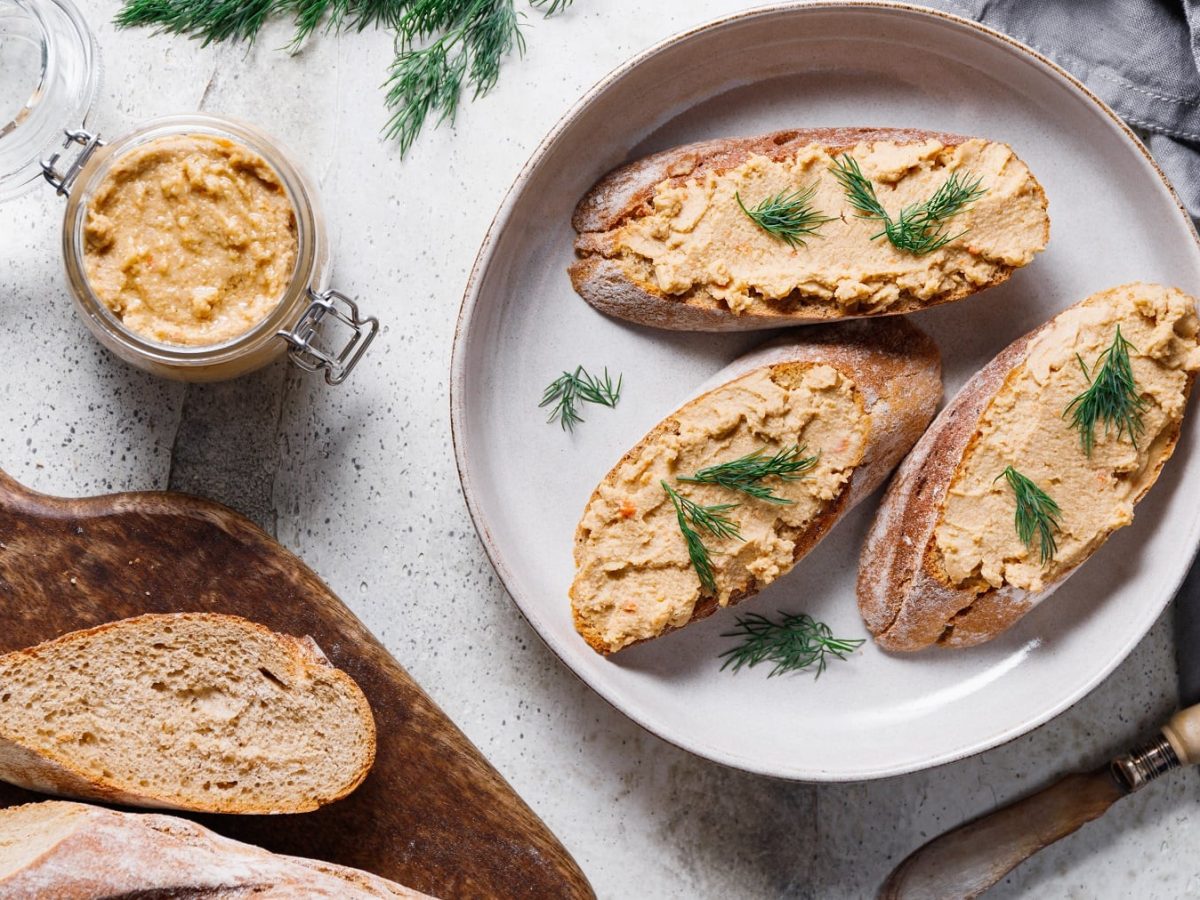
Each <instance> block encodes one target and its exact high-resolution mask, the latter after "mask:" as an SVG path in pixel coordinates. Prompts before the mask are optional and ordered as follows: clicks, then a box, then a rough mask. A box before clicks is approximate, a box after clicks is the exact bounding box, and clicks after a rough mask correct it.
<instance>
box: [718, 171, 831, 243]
mask: <svg viewBox="0 0 1200 900" xmlns="http://www.w3.org/2000/svg"><path fill="white" fill-rule="evenodd" d="M816 192H817V186H816V184H810V185H809V186H808V187H806V188H801V189H800V190H798V191H794V192H792V193H790V194H789V193H788V192H787V191H780V192H779V193H778V194H776V195H775V196H774V197H767V198H766V199H765V200H763V201H762V202H760V203H759V204H758V205H757V206H755V207H754V208H753V209H747V208H746V204H744V203H743V202H742V195H741V194H740V193H735V194H734V195H733V196H734V199H735V200H737V205H738V206H740V207H741V209H742V212H744V213H745V214H746V215H747V216H748V217H749V218H750V220H751V221H752V222H753V223H754V224H755V225H757V226H758V227H759V228H761V229H762V230H763V231H765V232H767V234H773V235H775V237H777V238H779V239H780V240H782V241H783V242H784V243H786V244H787V245H788V246H789V247H797V246H799V247H804V246H807V245H806V244H805V242H804V238H805V237H807V236H809V235H815V234H816V233H817V230H818V229H819V228H820V227H821V226H822V225H824V224H825V223H826V222H832V221H833V218H831V217H830V216H823V215H821V214H820V213H819V212H817V211H816V210H815V209H813V208H812V198H813V196H814V195H815V194H816Z"/></svg>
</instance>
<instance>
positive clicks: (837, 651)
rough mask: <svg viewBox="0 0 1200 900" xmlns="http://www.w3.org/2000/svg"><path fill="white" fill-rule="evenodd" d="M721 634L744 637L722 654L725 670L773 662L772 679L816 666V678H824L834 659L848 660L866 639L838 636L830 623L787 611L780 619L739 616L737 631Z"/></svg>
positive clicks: (770, 675) (753, 614) (722, 665)
mask: <svg viewBox="0 0 1200 900" xmlns="http://www.w3.org/2000/svg"><path fill="white" fill-rule="evenodd" d="M721 637H733V638H740V639H741V643H739V644H738V645H737V646H736V647H730V648H729V649H728V650H726V651H725V652H723V653H721V654H720V656H719V657H718V658H719V659H723V660H724V662H723V663H722V664H721V670H722V671H724V670H725V669H726V668H728V667H730V666H732V667H733V671H734V672H737V671H738V670H739V669H741V668H742V666H745V667H746V668H749V669H753V668H754V667H755V666H757V665H759V664H760V663H771V664H772V666H771V671H770V673H769V674H768V676H767V677H769V678H773V677H774V676H776V675H782V674H784V673H785V672H799V671H803V670H804V669H808V668H811V667H813V666H815V667H816V670H817V671H816V677H817V678H820V677H821V673H822V672H824V671H825V667H826V665H827V664H828V661H829V659H830V658H834V659H842V660H844V659H845V658H846V656H847V655H848V654H850V653H853V652H854V651H855V650H857V649H858V648H859V647H861V646H862V644H863V643H864V641H865V638H837V637H834V636H833V631H832V629H830V627H829V626H828V625H826V624H825V623H824V622H818V621H817V620H816V619H814V618H813V617H812V616H810V615H808V614H807V613H784V614H783V618H782V619H781V620H780V621H778V622H773V621H771V620H770V619H768V618H767V617H766V616H761V615H759V614H758V613H751V614H749V615H746V616H738V619H737V626H736V627H735V628H734V630H733V631H727V632H725V633H723V634H722V635H721Z"/></svg>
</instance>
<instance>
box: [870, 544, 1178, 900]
mask: <svg viewBox="0 0 1200 900" xmlns="http://www.w3.org/2000/svg"><path fill="white" fill-rule="evenodd" d="M1175 663H1176V667H1177V668H1178V672H1179V703H1180V706H1181V707H1183V708H1182V709H1180V710H1179V712H1177V713H1175V715H1173V716H1172V717H1171V718H1170V720H1169V721H1168V722H1167V723H1166V724H1165V725H1163V727H1162V729H1161V731H1160V732H1159V734H1158V735H1157V736H1156V737H1154V739H1153V740H1150V741H1148V742H1147V743H1145V744H1143V745H1141V746H1140V747H1138V748H1136V749H1134V750H1132V751H1130V752H1129V753H1126V754H1125V755H1123V756H1118V757H1117V758H1116V759H1114V760H1113V761H1112V762H1111V763H1110V764H1109V765H1107V766H1105V767H1104V768H1102V769H1098V770H1096V771H1094V772H1088V773H1083V774H1074V775H1068V776H1067V777H1065V778H1062V779H1060V780H1059V781H1057V782H1055V783H1054V784H1052V785H1051V786H1050V787H1048V788H1046V789H1045V790H1042V791H1039V792H1038V793H1036V794H1033V795H1031V796H1029V797H1025V798H1024V799H1022V800H1018V801H1016V802H1015V803H1012V804H1010V805H1009V806H1006V807H1004V808H1003V809H999V810H996V811H995V812H992V813H988V814H986V815H984V816H982V817H980V818H978V819H975V820H974V821H972V822H968V823H967V824H965V825H962V826H960V827H958V828H955V829H954V830H952V831H948V832H946V833H945V834H943V835H941V836H940V837H936V838H934V839H933V840H932V841H930V842H929V843H927V844H925V845H924V846H922V847H919V848H918V849H917V850H915V851H913V853H912V854H911V855H910V856H908V857H907V858H906V859H905V860H904V861H903V862H902V863H900V865H899V866H897V867H896V868H895V869H894V870H893V871H892V873H891V875H889V876H888V879H887V881H885V882H884V884H883V887H882V888H880V891H879V897H880V900H947V898H959V897H961V898H971V897H978V896H979V895H980V894H982V893H983V892H984V891H986V890H987V889H988V888H990V887H991V886H992V885H994V884H995V883H996V882H998V881H999V880H1000V879H1001V878H1003V877H1004V876H1005V875H1007V874H1008V873H1009V872H1011V871H1012V870H1013V869H1015V868H1016V867H1017V866H1018V865H1020V864H1021V863H1022V862H1024V861H1025V860H1027V859H1028V858H1029V857H1031V856H1033V854H1035V853H1037V852H1038V851H1039V850H1041V849H1043V848H1044V847H1048V846H1049V845H1050V844H1052V843H1054V842H1055V841H1057V840H1059V839H1061V838H1064V837H1066V836H1067V835H1068V834H1071V833H1072V832H1074V831H1076V830H1078V829H1079V828H1080V827H1082V826H1083V825H1086V824H1087V823H1088V822H1090V821H1092V820H1093V819H1096V818H1099V817H1100V816H1101V815H1103V814H1104V813H1105V812H1106V811H1107V810H1108V808H1109V807H1111V806H1112V805H1113V804H1114V803H1116V802H1117V801H1118V800H1120V799H1121V798H1122V797H1125V796H1127V795H1129V794H1131V793H1133V792H1134V791H1136V790H1140V789H1141V788H1143V787H1145V786H1146V785H1147V784H1149V783H1150V782H1151V781H1153V780H1154V779H1156V778H1158V777H1159V776H1160V775H1163V774H1164V773H1166V772H1170V771H1171V770H1172V769H1178V768H1180V767H1181V766H1189V765H1193V764H1194V763H1197V762H1200V562H1197V563H1196V564H1195V565H1193V567H1192V570H1191V572H1189V573H1188V577H1187V578H1186V579H1185V581H1184V583H1183V587H1182V588H1180V591H1179V593H1178V595H1176V598H1175Z"/></svg>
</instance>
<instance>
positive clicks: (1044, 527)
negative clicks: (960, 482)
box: [994, 466, 1062, 566]
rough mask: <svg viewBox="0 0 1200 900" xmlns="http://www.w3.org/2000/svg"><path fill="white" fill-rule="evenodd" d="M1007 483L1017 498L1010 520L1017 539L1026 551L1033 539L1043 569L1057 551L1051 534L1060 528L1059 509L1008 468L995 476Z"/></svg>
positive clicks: (1026, 480)
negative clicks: (1037, 548)
mask: <svg viewBox="0 0 1200 900" xmlns="http://www.w3.org/2000/svg"><path fill="white" fill-rule="evenodd" d="M1001 478H1003V479H1005V480H1006V481H1007V482H1008V486H1009V487H1011V488H1012V491H1013V494H1014V496H1015V497H1016V498H1017V511H1016V515H1015V517H1014V520H1015V524H1016V527H1017V537H1019V538H1020V539H1021V543H1023V544H1024V545H1025V546H1026V547H1028V548H1029V549H1030V550H1032V549H1033V540H1034V537H1035V536H1036V537H1037V540H1038V544H1039V545H1040V546H1039V549H1040V550H1041V560H1042V565H1043V566H1044V565H1045V564H1046V563H1047V562H1049V561H1050V560H1051V559H1053V558H1054V554H1055V552H1056V551H1057V550H1058V542H1057V541H1056V540H1055V538H1054V532H1056V531H1059V530H1060V529H1061V527H1062V510H1061V509H1059V506H1058V504H1057V503H1055V502H1054V501H1053V500H1052V499H1050V495H1049V494H1047V493H1046V492H1045V491H1043V490H1042V489H1041V488H1040V487H1038V486H1037V485H1036V484H1034V483H1033V481H1032V480H1030V479H1029V478H1027V477H1026V476H1024V475H1022V474H1021V473H1020V472H1018V471H1017V470H1016V469H1014V468H1013V467H1012V466H1005V468H1004V471H1003V472H1001V473H1000V474H999V475H997V476H996V478H995V479H994V480H995V481H999V480H1000V479H1001Z"/></svg>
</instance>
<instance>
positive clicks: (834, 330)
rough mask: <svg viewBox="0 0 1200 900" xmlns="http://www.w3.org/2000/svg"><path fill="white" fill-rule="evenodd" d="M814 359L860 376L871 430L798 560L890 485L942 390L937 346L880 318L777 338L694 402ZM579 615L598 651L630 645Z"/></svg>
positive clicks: (734, 599)
mask: <svg viewBox="0 0 1200 900" xmlns="http://www.w3.org/2000/svg"><path fill="white" fill-rule="evenodd" d="M812 364H827V365H830V366H832V367H833V368H835V369H837V370H839V371H840V372H842V373H844V374H845V375H846V376H848V377H849V378H850V379H851V380H852V381H853V382H854V385H855V387H856V389H857V391H858V392H859V393H860V395H861V396H862V399H863V401H864V405H865V412H866V414H867V417H868V421H869V432H868V437H867V441H866V445H865V452H864V455H863V458H862V460H861V461H860V463H859V464H858V465H857V466H856V467H855V469H854V472H853V474H852V475H851V477H850V480H849V482H848V483H847V484H846V485H845V487H844V488H843V489H842V491H841V492H840V493H839V494H838V496H837V497H836V498H834V500H832V501H831V502H830V503H829V504H828V505H827V506H826V508H825V509H824V511H823V512H822V514H821V515H820V517H819V518H817V519H816V520H815V521H813V522H812V523H811V525H810V527H809V528H808V530H807V531H806V532H805V533H804V534H803V535H802V536H801V537H800V538H799V539H797V540H796V542H795V549H794V554H793V558H792V565H795V563H796V562H799V561H800V560H801V559H802V558H803V557H804V556H805V555H807V554H808V553H809V552H810V551H811V550H812V549H813V548H814V547H815V546H816V545H817V544H818V543H819V542H820V541H821V539H822V538H824V537H825V535H826V534H828V533H829V530H830V529H831V528H832V527H833V526H834V525H835V524H836V523H837V522H838V520H839V519H841V518H842V516H844V515H845V514H846V513H848V512H849V511H850V510H851V509H853V508H854V506H855V505H856V504H857V503H859V501H861V500H862V499H863V498H864V497H866V496H867V495H868V494H870V493H871V492H872V491H874V490H875V489H876V488H877V487H879V485H880V484H882V483H883V481H884V479H886V478H887V476H888V474H889V473H890V472H891V471H892V469H894V468H895V466H896V465H897V463H899V461H900V460H901V458H903V456H904V454H905V453H906V452H908V450H909V448H911V447H912V446H913V444H914V443H915V442H916V441H917V439H918V438H919V437H920V435H921V433H922V432H923V431H924V430H925V428H926V426H927V425H928V424H929V422H930V420H931V419H932V418H933V415H934V413H935V412H936V410H937V406H938V403H939V402H940V401H941V396H942V378H941V355H940V353H939V352H938V348H937V345H936V344H934V342H933V341H932V340H931V339H930V338H929V337H928V336H927V335H926V334H925V333H924V332H922V331H921V330H919V329H918V328H916V327H915V326H913V325H911V324H910V323H909V322H907V321H905V320H902V319H887V320H883V319H879V320H870V321H867V320H864V321H858V322H845V323H841V324H836V325H824V326H816V327H813V328H807V329H804V330H803V331H800V332H793V333H791V334H789V335H787V336H785V337H781V338H778V339H776V340H773V341H770V342H768V343H767V344H765V345H763V346H761V347H759V348H757V349H755V350H752V351H751V352H749V353H747V354H745V355H744V356H742V357H740V358H738V359H737V360H735V361H734V362H732V363H731V364H730V365H728V366H727V367H725V368H724V369H722V370H721V371H720V372H718V373H717V374H716V375H715V376H714V377H713V378H711V379H710V380H709V381H707V382H706V383H705V384H704V385H702V386H701V387H700V389H699V390H698V391H697V392H696V394H695V395H694V396H693V397H692V398H691V400H689V401H688V402H689V403H690V402H692V401H693V400H695V399H697V398H699V397H702V396H704V395H706V394H709V393H711V392H712V391H713V390H715V389H717V388H719V387H720V386H722V385H724V384H727V383H729V382H731V381H734V380H735V379H737V378H740V377H741V376H743V375H746V374H748V373H750V372H753V371H754V370H756V369H761V368H771V369H776V368H781V369H788V368H798V367H807V366H809V365H812ZM685 405H686V404H685ZM677 427H678V422H677V421H676V419H675V418H674V416H668V417H667V418H666V419H664V420H663V421H662V422H660V423H659V424H658V425H656V426H655V427H654V428H653V429H652V430H651V431H650V432H649V433H648V434H647V435H646V436H645V437H644V438H642V440H641V441H639V442H638V443H637V444H636V445H635V446H634V447H632V448H631V449H630V450H629V451H628V452H627V453H626V454H625V455H624V457H622V459H621V461H620V462H618V463H617V465H615V466H614V467H613V468H612V470H611V471H610V472H609V473H608V475H607V476H606V477H605V479H604V482H602V483H601V485H599V486H597V488H596V490H595V491H594V492H593V493H592V496H591V498H590V499H589V501H588V502H589V505H590V504H591V503H592V502H593V501H595V500H596V499H597V498H598V497H599V496H600V491H601V488H602V487H603V486H604V484H612V483H614V482H615V481H616V479H617V478H618V473H619V472H620V470H621V467H622V465H623V464H625V463H626V462H629V461H631V460H636V459H637V458H638V456H639V455H640V454H641V452H642V451H643V450H644V449H645V448H646V447H647V446H649V445H650V444H651V443H652V442H653V441H654V440H655V439H656V438H657V437H658V436H659V435H661V434H663V433H665V432H667V431H669V430H671V429H674V428H677ZM585 541H586V532H585V530H584V528H583V526H582V523H581V525H580V527H579V528H578V529H577V531H576V535H575V560H576V563H577V564H579V563H580V560H581V556H582V552H583V545H584V542H585ZM761 588H762V585H760V584H758V583H757V582H756V581H755V580H754V579H753V578H751V579H750V580H748V581H746V582H745V583H743V584H740V585H737V586H736V588H735V589H734V591H733V593H732V595H731V596H730V600H729V605H734V604H737V603H740V602H741V601H743V600H746V599H748V598H750V597H753V596H754V595H755V594H756V593H758V592H759V590H760V589H761ZM571 596H572V600H574V601H581V600H584V599H585V598H583V597H580V596H577V593H576V588H575V586H572V593H571ZM718 606H719V604H718V602H717V600H716V599H715V598H714V597H712V596H708V595H704V596H702V597H701V599H700V601H699V602H698V603H697V604H696V606H695V609H694V610H693V613H692V616H691V618H690V619H689V620H688V622H689V623H690V622H694V621H696V620H698V619H702V618H705V617H707V616H710V615H712V614H713V613H714V612H715V611H716V610H717V608H718ZM574 618H575V627H576V630H578V631H579V633H580V634H581V635H582V636H583V638H584V639H585V640H586V641H587V642H588V644H589V645H590V646H591V647H592V648H593V649H594V650H596V651H597V652H599V653H605V654H607V653H612V652H615V651H616V650H619V649H622V648H621V647H614V646H612V645H611V644H610V643H608V641H606V639H605V637H604V635H603V634H602V633H601V632H600V631H599V630H597V629H596V628H594V627H593V626H592V625H591V624H590V623H589V622H588V621H587V620H586V619H585V618H583V617H581V616H580V613H579V606H578V602H576V604H575V617H574ZM671 630H676V629H674V628H672V629H668V630H667V631H664V632H662V634H666V633H668V631H671ZM660 636H661V634H660V635H656V637H660ZM641 642H642V641H639V642H638V643H641Z"/></svg>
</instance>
